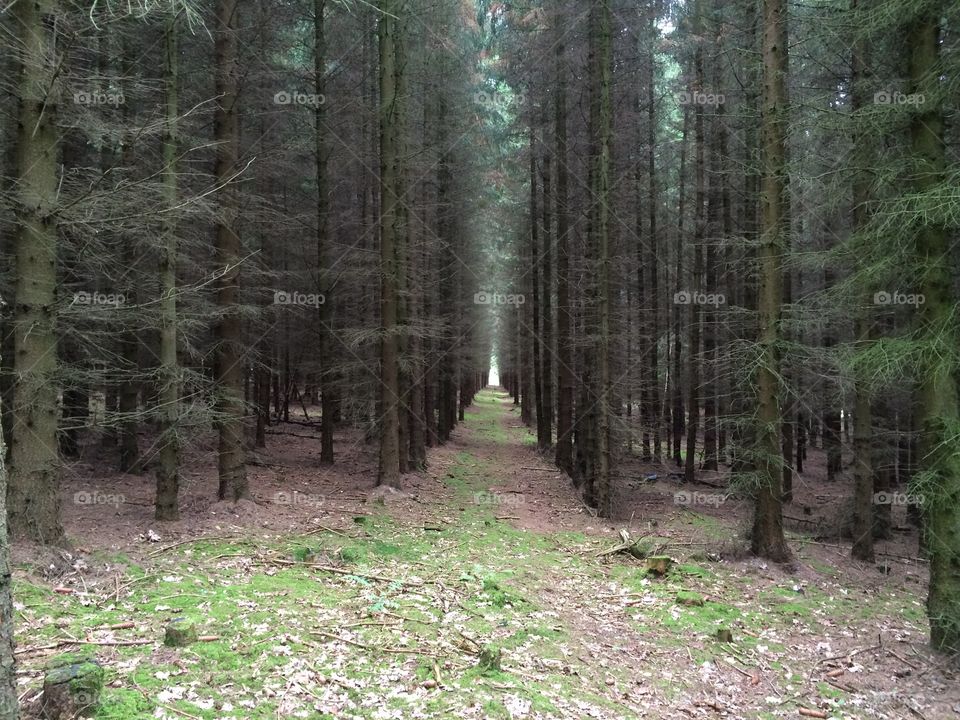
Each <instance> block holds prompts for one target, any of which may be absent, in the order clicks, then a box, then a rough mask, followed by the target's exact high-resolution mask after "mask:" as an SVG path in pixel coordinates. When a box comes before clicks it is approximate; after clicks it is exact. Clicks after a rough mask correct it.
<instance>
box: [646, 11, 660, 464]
mask: <svg viewBox="0 0 960 720" xmlns="http://www.w3.org/2000/svg"><path fill="white" fill-rule="evenodd" d="M656 23H657V18H656V12H655V4H651V7H650V9H649V10H648V26H647V32H648V38H647V41H648V48H649V53H648V56H647V68H646V70H647V73H646V85H647V193H648V197H647V213H648V215H649V220H648V227H647V238H648V240H647V258H646V265H647V270H648V272H649V279H648V280H647V283H646V286H645V287H647V288H648V289H649V291H650V303H649V307H648V308H647V310H648V312H649V313H650V314H651V319H650V329H651V334H652V343H653V347H652V348H651V352H650V358H649V360H648V364H647V367H648V378H649V386H650V387H649V397H648V400H649V404H650V418H651V421H652V424H653V461H654V462H657V463H659V462H660V460H661V453H662V451H661V432H662V428H663V407H662V405H663V403H662V401H661V398H660V378H659V375H660V372H659V369H658V368H659V363H658V355H659V354H660V252H659V243H660V237H659V235H658V230H657V206H658V204H659V198H658V192H657V163H656V148H657V88H656V81H655V77H656V67H655V65H656V53H655V52H654V48H655V47H656V44H657V42H656V41H657V24H656Z"/></svg>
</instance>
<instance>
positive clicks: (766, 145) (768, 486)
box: [751, 0, 791, 562]
mask: <svg viewBox="0 0 960 720" xmlns="http://www.w3.org/2000/svg"><path fill="white" fill-rule="evenodd" d="M762 59H763V104H762V116H761V135H762V147H763V165H762V167H763V169H762V179H761V203H762V209H763V211H762V214H761V225H760V246H759V249H758V260H759V266H760V267H759V270H760V285H759V289H758V293H757V296H758V302H757V309H758V315H759V338H758V339H759V346H760V353H761V355H760V363H759V368H758V370H757V380H756V382H757V395H758V397H757V404H758V410H757V419H758V423H759V427H758V428H757V449H758V453H757V455H758V460H757V488H756V498H755V507H754V515H753V533H752V537H751V547H752V550H753V552H754V554H755V555H759V556H761V557H766V558H769V559H770V560H773V561H775V562H786V561H788V560H789V559H790V558H791V554H790V548H789V547H788V546H787V542H786V538H785V537H784V535H783V505H782V503H783V499H782V497H781V480H782V455H781V451H782V449H781V447H780V422H781V417H780V383H779V368H778V367H777V358H778V351H779V343H780V319H781V306H780V304H781V302H782V299H783V288H782V283H783V256H784V253H785V251H786V248H787V232H788V229H789V222H788V221H787V213H788V206H787V178H786V114H787V86H786V74H787V3H786V0H763V49H762Z"/></svg>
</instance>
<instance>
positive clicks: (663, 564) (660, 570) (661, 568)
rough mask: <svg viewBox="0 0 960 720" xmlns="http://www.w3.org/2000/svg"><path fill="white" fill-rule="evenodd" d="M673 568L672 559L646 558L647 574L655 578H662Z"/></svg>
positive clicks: (652, 556)
mask: <svg viewBox="0 0 960 720" xmlns="http://www.w3.org/2000/svg"><path fill="white" fill-rule="evenodd" d="M672 566H673V558H672V557H668V556H666V555H651V556H650V557H648V558H647V572H648V573H650V574H651V575H656V576H657V577H663V576H664V575H666V574H667V573H668V572H670V568H671V567H672Z"/></svg>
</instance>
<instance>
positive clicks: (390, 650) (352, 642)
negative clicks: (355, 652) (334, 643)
mask: <svg viewBox="0 0 960 720" xmlns="http://www.w3.org/2000/svg"><path fill="white" fill-rule="evenodd" d="M310 634H311V635H319V636H320V637H325V638H329V639H331V640H339V641H340V642H342V643H346V644H347V645H353V646H354V647H358V648H361V649H362V650H370V651H372V652H385V653H391V654H393V655H423V656H424V657H432V658H438V657H440V656H439V655H437V654H435V653H431V652H427V651H425V650H416V649H414V648H394V647H374V646H373V645H367V644H366V643H361V642H357V641H356V640H349V639H347V638H345V637H340V636H339V635H334V634H333V633H328V632H324V631H323V630H311V631H310Z"/></svg>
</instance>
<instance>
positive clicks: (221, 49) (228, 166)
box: [214, 0, 250, 500]
mask: <svg viewBox="0 0 960 720" xmlns="http://www.w3.org/2000/svg"><path fill="white" fill-rule="evenodd" d="M215 62H216V86H217V87H216V91H217V97H218V98H219V100H218V102H217V109H216V113H215V114H214V138H215V139H216V142H217V168H216V175H217V184H218V186H219V187H220V192H219V195H220V214H219V218H218V221H217V234H216V251H217V264H218V266H219V267H220V268H221V269H222V272H223V275H222V276H221V277H220V280H219V283H218V287H217V306H218V308H219V311H220V313H221V318H220V324H219V327H218V333H217V335H218V337H217V340H218V347H217V382H218V385H219V388H218V391H219V398H218V403H217V406H218V407H217V410H218V415H219V417H218V422H219V430H220V446H219V477H220V484H219V488H218V490H217V496H218V497H219V498H220V499H221V500H225V499H227V498H230V499H232V500H240V499H241V498H247V497H249V495H250V491H249V486H248V484H247V469H246V466H245V465H244V462H245V460H246V458H245V449H244V438H243V423H244V409H243V387H244V374H245V373H244V368H245V367H246V363H245V362H244V359H243V357H244V345H243V321H242V317H241V314H240V308H239V304H240V237H239V236H238V235H237V231H236V217H237V188H236V184H235V182H234V178H233V176H234V174H235V173H236V172H237V155H238V152H239V142H240V127H239V121H238V108H237V102H238V98H237V77H238V65H237V62H238V60H237V0H217V4H216V60H215Z"/></svg>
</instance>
